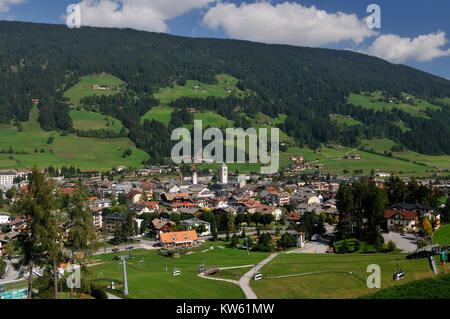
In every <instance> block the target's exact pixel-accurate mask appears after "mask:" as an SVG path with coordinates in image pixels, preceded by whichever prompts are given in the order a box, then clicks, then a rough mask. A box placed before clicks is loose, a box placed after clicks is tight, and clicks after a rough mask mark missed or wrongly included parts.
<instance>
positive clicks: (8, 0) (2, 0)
mask: <svg viewBox="0 0 450 319" xmlns="http://www.w3.org/2000/svg"><path fill="white" fill-rule="evenodd" d="M25 1H26V0H0V12H8V11H9V8H10V6H11V5H15V4H19V3H23V2H25Z"/></svg>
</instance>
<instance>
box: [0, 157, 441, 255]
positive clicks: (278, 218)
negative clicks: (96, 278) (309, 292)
mask: <svg viewBox="0 0 450 319" xmlns="http://www.w3.org/2000/svg"><path fill="white" fill-rule="evenodd" d="M122 170H126V168H124V167H120V168H118V170H116V171H118V172H119V173H120V172H121V171H122ZM168 170H170V168H169V167H167V166H166V167H156V166H151V167H147V168H145V169H140V170H137V171H135V172H130V171H126V173H125V174H122V175H120V176H121V177H120V178H118V179H117V180H107V179H102V178H101V177H100V176H98V172H96V171H86V172H81V175H82V176H83V177H80V180H81V181H82V184H83V185H84V186H86V187H87V188H88V189H89V192H90V195H89V198H88V201H87V203H86V205H87V207H88V209H89V210H90V211H91V213H92V220H93V223H94V226H95V229H96V230H97V231H98V234H99V237H101V238H104V235H105V234H107V235H108V238H115V237H119V235H118V228H119V227H118V225H122V224H123V223H125V222H126V221H127V218H128V217H129V216H131V219H132V220H133V222H134V224H135V225H136V230H135V232H134V233H133V236H131V237H133V238H142V239H144V240H145V239H147V240H151V241H153V243H154V244H156V245H155V246H159V247H164V248H172V247H186V246H192V245H196V244H198V241H199V238H202V239H207V238H209V237H211V236H212V235H213V233H214V232H215V233H216V234H215V236H217V235H219V236H227V237H228V236H231V235H233V234H231V231H232V229H231V228H229V227H227V226H226V224H227V221H228V219H227V218H230V217H224V218H223V220H224V224H225V226H223V225H213V228H214V229H212V227H211V226H212V225H211V216H219V219H218V220H219V221H221V220H222V219H221V218H220V216H222V215H223V216H231V218H232V219H233V220H234V222H235V224H236V225H237V226H238V227H237V228H236V229H238V230H239V231H240V232H242V230H243V229H245V230H246V231H247V232H252V231H253V232H256V231H257V230H267V231H272V232H273V233H274V234H275V232H276V233H277V235H278V236H279V234H280V231H290V232H292V233H294V234H296V235H297V237H300V240H299V241H298V242H297V244H298V246H299V247H301V248H302V247H304V246H305V241H308V240H309V241H310V240H311V238H316V237H318V236H323V235H327V231H328V230H330V229H333V226H334V225H336V224H337V223H338V222H339V212H338V209H337V206H336V194H337V192H338V190H339V185H340V183H352V182H353V181H355V180H358V179H359V178H358V177H354V178H351V177H342V176H333V177H331V176H330V175H329V174H327V175H321V174H313V173H311V174H309V175H302V177H303V178H305V176H306V177H307V180H306V181H305V180H303V179H302V178H301V177H299V176H297V177H280V176H279V175H273V176H259V175H257V174H253V175H252V174H248V175H244V174H239V175H237V174H230V173H229V172H228V168H227V166H226V165H225V164H222V166H221V167H220V170H219V172H217V174H215V173H214V172H212V173H211V174H202V175H198V173H197V171H196V170H195V169H194V170H193V171H192V173H191V176H183V174H182V173H181V172H177V171H176V172H172V175H171V176H172V178H167V177H166V178H164V177H163V176H167V173H169V172H168ZM30 173H31V171H30V170H22V171H14V170H10V171H2V172H0V187H1V188H2V190H3V193H2V196H4V198H3V199H2V202H5V205H7V204H13V203H14V202H15V201H16V200H17V199H19V198H20V197H21V196H22V195H23V193H24V192H26V189H27V176H28V174H30ZM173 173H175V174H173ZM177 175H178V176H179V178H175V177H174V176H177ZM52 179H53V180H54V181H55V190H56V191H58V192H60V194H63V195H67V196H69V195H70V194H72V192H73V191H74V189H75V186H76V184H77V181H76V180H75V179H70V178H64V177H55V178H52ZM375 182H376V184H377V185H378V186H379V187H381V188H383V187H385V186H384V183H385V182H386V178H380V177H377V178H376V179H375ZM406 182H407V181H406ZM417 182H418V183H420V184H424V185H427V184H428V183H431V180H427V179H423V180H418V181H417ZM449 184H450V182H449V181H441V183H440V184H438V185H434V187H436V188H439V189H441V190H442V191H443V192H444V194H445V196H447V197H448V193H449ZM306 213H313V214H315V215H317V216H318V217H319V219H320V222H321V223H323V225H325V226H326V227H325V228H324V229H325V230H324V231H323V232H322V233H318V234H315V233H311V232H310V231H309V230H308V231H309V232H308V233H307V234H306V236H305V233H304V232H299V230H300V229H301V228H300V227H299V225H300V224H301V220H302V216H304V215H305V214H306ZM423 217H427V218H429V219H430V220H433V221H434V228H435V229H434V230H437V229H438V228H439V227H440V214H439V213H438V212H437V211H435V210H433V208H432V207H431V206H429V205H418V204H414V203H395V204H394V205H392V207H390V208H389V209H387V210H386V214H385V220H386V225H385V226H386V227H385V231H387V232H389V231H392V232H397V233H404V232H407V233H411V234H417V232H418V231H419V229H420V220H422V218H423ZM0 224H1V233H0V243H1V244H3V245H4V244H6V243H7V242H8V240H11V239H13V238H15V237H16V236H18V235H19V234H20V232H21V231H24V230H26V229H27V217H26V214H25V212H24V214H23V216H13V215H12V214H11V213H8V212H6V211H0ZM236 229H234V230H233V231H236ZM328 235H331V236H332V235H333V234H332V233H329V234H328ZM116 239H117V238H116ZM128 239H129V238H125V239H124V240H123V241H124V242H126V241H127V240H128ZM401 239H402V238H401V237H399V240H400V241H399V242H398V243H396V244H397V246H402V242H401ZM120 242H121V241H117V244H120ZM3 245H0V253H3V254H5V252H2V247H3ZM330 247H331V245H330ZM330 247H329V246H328V244H326V245H325V247H324V248H322V251H326V252H330V251H332V249H331V250H330V249H329V248H330Z"/></svg>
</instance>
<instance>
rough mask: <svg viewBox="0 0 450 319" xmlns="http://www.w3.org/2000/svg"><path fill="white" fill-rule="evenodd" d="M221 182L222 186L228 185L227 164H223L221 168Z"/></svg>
mask: <svg viewBox="0 0 450 319" xmlns="http://www.w3.org/2000/svg"><path fill="white" fill-rule="evenodd" d="M219 182H220V183H221V184H228V167H227V166H226V165H225V163H223V164H222V166H221V167H220V176H219Z"/></svg>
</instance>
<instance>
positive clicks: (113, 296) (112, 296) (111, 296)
mask: <svg viewBox="0 0 450 319" xmlns="http://www.w3.org/2000/svg"><path fill="white" fill-rule="evenodd" d="M106 295H107V296H108V299H122V298H120V297H117V296H116V295H113V294H110V293H109V292H107V293H106Z"/></svg>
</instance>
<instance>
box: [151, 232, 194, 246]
mask: <svg viewBox="0 0 450 319" xmlns="http://www.w3.org/2000/svg"><path fill="white" fill-rule="evenodd" d="M159 236H160V237H161V242H162V243H163V244H169V243H177V242H184V241H191V240H198V237H197V232H196V231H195V230H189V231H179V232H172V233H161V234H160V235H159Z"/></svg>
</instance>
